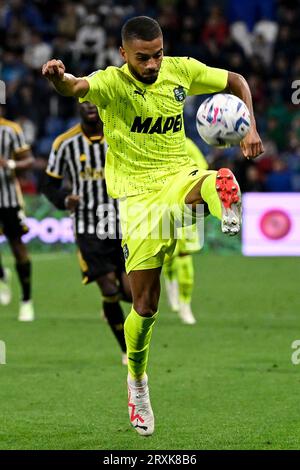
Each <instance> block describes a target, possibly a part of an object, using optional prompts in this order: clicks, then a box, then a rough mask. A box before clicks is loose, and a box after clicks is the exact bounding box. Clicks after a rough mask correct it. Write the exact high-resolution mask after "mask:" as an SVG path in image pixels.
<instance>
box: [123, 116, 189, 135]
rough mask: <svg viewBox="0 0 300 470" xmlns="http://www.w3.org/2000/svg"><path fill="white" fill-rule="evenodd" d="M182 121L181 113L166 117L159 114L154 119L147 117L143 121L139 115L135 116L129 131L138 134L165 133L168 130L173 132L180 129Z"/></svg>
mask: <svg viewBox="0 0 300 470" xmlns="http://www.w3.org/2000/svg"><path fill="white" fill-rule="evenodd" d="M182 122H183V119H182V114H177V115H176V116H169V117H167V118H162V117H161V116H160V117H158V118H157V119H156V120H154V118H153V117H147V118H146V119H145V120H144V121H142V118H141V116H136V117H135V119H134V121H133V124H132V126H131V129H130V131H131V132H137V133H139V134H166V133H167V132H169V131H172V132H173V133H174V132H179V131H181V129H182Z"/></svg>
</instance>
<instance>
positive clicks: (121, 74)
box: [80, 57, 228, 198]
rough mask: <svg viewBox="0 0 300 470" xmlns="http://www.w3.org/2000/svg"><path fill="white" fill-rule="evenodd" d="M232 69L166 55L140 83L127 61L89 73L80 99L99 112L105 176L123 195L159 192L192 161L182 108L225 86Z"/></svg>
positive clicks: (115, 194) (111, 189)
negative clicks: (151, 77)
mask: <svg viewBox="0 0 300 470" xmlns="http://www.w3.org/2000/svg"><path fill="white" fill-rule="evenodd" d="M227 78H228V72H227V71H226V70H223V69H216V68H212V67H208V66H206V65H205V64H203V63H201V62H199V61H197V60H195V59H193V58H189V57H164V59H163V60H162V65H161V69H160V72H159V75H158V78H157V80H156V82H155V83H153V84H150V85H149V84H144V83H142V82H140V81H138V80H137V79H136V78H135V77H134V76H133V75H132V74H131V73H130V71H129V69H128V66H127V64H124V65H123V66H122V67H121V68H118V67H108V68H107V69H105V70H99V71H97V72H94V73H93V74H91V75H90V76H88V77H86V79H87V80H88V82H89V85H90V89H89V91H88V93H87V94H86V95H85V97H84V98H81V99H80V101H81V102H82V101H90V102H91V103H94V104H95V105H96V106H97V107H98V110H99V114H100V116H101V119H102V120H103V122H104V133H105V137H106V140H107V143H108V145H109V149H108V152H107V156H106V166H105V177H106V183H107V188H108V192H109V194H110V195H111V196H112V197H115V198H118V197H123V196H131V195H135V194H142V193H145V192H150V191H155V190H160V189H161V188H162V187H163V186H164V184H165V183H166V182H167V180H168V179H169V178H170V177H171V176H173V175H174V174H176V173H178V172H179V171H180V170H181V169H182V168H183V167H184V166H185V165H188V164H190V158H189V156H188V155H187V151H186V138H185V132H184V124H183V107H184V101H185V98H186V96H187V95H197V94H206V93H213V92H217V91H221V90H224V88H226V85H227Z"/></svg>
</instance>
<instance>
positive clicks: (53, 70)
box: [42, 59, 66, 82]
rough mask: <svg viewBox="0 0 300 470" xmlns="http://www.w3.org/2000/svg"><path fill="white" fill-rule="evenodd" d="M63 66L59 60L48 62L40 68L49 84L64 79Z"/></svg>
mask: <svg viewBox="0 0 300 470" xmlns="http://www.w3.org/2000/svg"><path fill="white" fill-rule="evenodd" d="M65 70H66V68H65V66H64V64H63V63H62V61H61V60H56V59H52V60H49V61H48V62H47V63H46V64H44V65H43V67H42V74H43V75H44V77H46V78H48V80H50V81H51V82H53V81H60V80H62V79H63V78H64V73H65Z"/></svg>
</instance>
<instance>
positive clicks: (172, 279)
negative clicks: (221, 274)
mask: <svg viewBox="0 0 300 470" xmlns="http://www.w3.org/2000/svg"><path fill="white" fill-rule="evenodd" d="M186 151H187V154H188V156H189V157H190V158H191V160H192V161H193V162H194V163H196V165H198V167H200V168H202V169H203V170H207V169H208V164H207V161H206V160H205V158H204V155H203V153H202V152H201V150H200V149H199V148H198V147H197V145H196V144H195V143H194V142H193V141H192V140H191V139H190V138H187V139H186ZM179 230H180V235H179V236H178V239H177V243H176V248H175V250H174V252H173V255H172V256H171V257H166V259H165V263H164V268H163V273H164V277H165V286H166V292H167V297H168V302H169V304H170V307H171V309H172V310H173V311H174V312H178V315H179V318H180V319H181V321H182V322H183V323H185V324H187V325H194V324H195V323H196V318H195V316H194V314H193V312H192V307H191V302H192V294H193V288H194V266H193V257H192V254H193V253H197V252H198V251H199V250H200V249H201V245H200V239H199V235H198V230H197V226H196V225H191V226H188V227H184V228H181V229H177V231H179Z"/></svg>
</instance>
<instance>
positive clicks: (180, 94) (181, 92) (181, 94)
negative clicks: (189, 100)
mask: <svg viewBox="0 0 300 470" xmlns="http://www.w3.org/2000/svg"><path fill="white" fill-rule="evenodd" d="M173 92H174V96H175V100H176V101H179V102H180V103H182V101H184V100H185V98H186V91H185V89H184V88H183V87H182V86H178V87H177V88H174V90H173Z"/></svg>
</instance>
